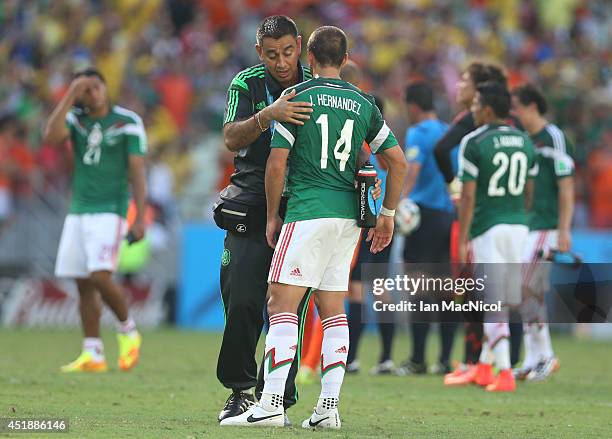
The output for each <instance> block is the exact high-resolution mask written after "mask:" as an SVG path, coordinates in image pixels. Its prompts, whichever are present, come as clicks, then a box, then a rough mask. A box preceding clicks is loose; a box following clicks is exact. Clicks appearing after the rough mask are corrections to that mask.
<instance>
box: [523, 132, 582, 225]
mask: <svg viewBox="0 0 612 439" xmlns="http://www.w3.org/2000/svg"><path fill="white" fill-rule="evenodd" d="M531 141H532V142H533V143H534V145H535V152H536V163H537V165H538V169H539V171H538V176H537V177H536V179H535V187H534V193H533V206H532V208H531V211H530V212H529V229H531V230H545V229H556V228H557V227H558V225H559V201H558V195H559V194H558V192H559V188H558V184H557V181H558V180H560V179H561V178H565V177H569V176H572V175H573V174H574V160H573V158H572V157H573V155H574V146H573V145H572V144H571V143H570V142H569V141H568V140H567V138H566V137H565V135H564V134H563V132H562V131H561V130H560V129H559V128H557V126H556V125H553V124H548V125H546V126H545V127H544V129H543V130H542V131H540V132H539V133H537V134H536V135H534V136H531Z"/></svg>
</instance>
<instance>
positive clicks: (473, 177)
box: [458, 140, 479, 263]
mask: <svg viewBox="0 0 612 439" xmlns="http://www.w3.org/2000/svg"><path fill="white" fill-rule="evenodd" d="M478 159H479V154H478V150H477V148H476V145H475V144H474V143H472V142H471V141H469V140H468V141H466V140H462V141H461V149H460V153H459V179H460V180H461V182H462V183H463V184H462V186H461V196H460V198H459V206H458V211H459V215H458V216H459V262H461V263H465V262H467V248H468V240H469V237H470V228H471V227H472V220H473V218H474V206H475V205H476V181H477V179H478V173H479V170H478V162H479V160H478Z"/></svg>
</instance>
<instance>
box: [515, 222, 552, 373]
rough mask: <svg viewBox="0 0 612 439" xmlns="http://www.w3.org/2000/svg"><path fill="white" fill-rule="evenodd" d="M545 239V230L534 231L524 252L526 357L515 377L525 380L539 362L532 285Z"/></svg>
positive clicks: (536, 314)
mask: <svg viewBox="0 0 612 439" xmlns="http://www.w3.org/2000/svg"><path fill="white" fill-rule="evenodd" d="M544 239H545V233H544V231H541V230H538V231H532V232H530V233H529V235H528V236H527V240H526V241H525V249H524V252H523V273H522V278H523V286H522V291H523V297H522V299H523V300H522V306H521V317H522V320H523V341H524V345H525V358H524V359H523V362H522V363H521V367H519V368H517V369H515V371H514V374H515V377H516V378H518V379H520V380H524V379H525V378H526V377H527V375H528V374H529V372H531V371H532V370H533V369H534V368H535V366H536V365H537V363H538V358H537V357H538V356H537V354H536V352H535V346H534V336H535V334H534V332H535V331H536V330H537V323H538V320H539V318H538V315H539V311H538V308H539V301H538V299H537V297H536V296H535V294H534V292H533V290H532V286H533V281H534V272H536V271H537V267H538V265H539V256H538V252H539V251H540V250H542V248H543V243H544Z"/></svg>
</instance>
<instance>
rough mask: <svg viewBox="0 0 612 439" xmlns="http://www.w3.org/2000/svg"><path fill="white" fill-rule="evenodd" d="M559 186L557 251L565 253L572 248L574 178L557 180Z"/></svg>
mask: <svg viewBox="0 0 612 439" xmlns="http://www.w3.org/2000/svg"><path fill="white" fill-rule="evenodd" d="M557 184H558V186H559V195H558V197H559V198H558V203H559V250H560V251H562V252H567V251H569V250H570V248H571V247H572V239H571V234H570V227H571V225H572V217H573V216H574V177H573V176H569V177H564V178H561V179H559V180H557Z"/></svg>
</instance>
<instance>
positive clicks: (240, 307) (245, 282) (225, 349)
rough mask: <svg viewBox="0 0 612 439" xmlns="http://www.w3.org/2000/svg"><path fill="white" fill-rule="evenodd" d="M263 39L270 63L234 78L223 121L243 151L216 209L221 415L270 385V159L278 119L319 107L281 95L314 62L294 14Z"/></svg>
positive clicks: (265, 24)
mask: <svg viewBox="0 0 612 439" xmlns="http://www.w3.org/2000/svg"><path fill="white" fill-rule="evenodd" d="M256 41H257V42H256V45H255V49H256V51H257V54H258V55H259V58H260V60H261V61H262V63H261V64H258V65H256V66H253V67H249V68H248V69H246V70H243V71H241V72H239V73H238V74H237V75H236V76H235V77H234V79H233V80H232V82H231V84H230V86H229V89H228V92H227V104H226V109H225V119H224V125H223V139H224V141H225V146H226V147H227V149H228V150H230V151H232V152H234V153H236V156H235V158H234V165H235V168H236V170H235V171H234V173H233V174H232V176H231V181H230V184H229V185H228V186H227V187H226V188H224V189H223V190H222V191H221V194H220V198H221V201H220V203H218V206H217V207H216V209H215V220H216V221H217V223H218V224H219V225H220V226H222V228H224V229H225V230H227V233H226V236H225V243H224V247H225V248H224V250H223V256H222V258H221V264H220V265H221V267H220V278H221V297H222V298H223V308H224V312H225V328H224V330H223V339H222V342H221V348H220V350H219V358H218V362H217V378H218V379H219V381H220V382H221V384H223V386H225V387H226V388H228V389H231V391H232V393H231V394H230V395H229V397H228V398H227V401H226V403H225V405H224V407H223V409H222V410H221V412H220V413H219V416H218V420H219V421H221V420H223V419H224V418H226V417H229V416H237V415H239V414H241V413H243V412H244V411H245V410H246V409H247V408H248V407H249V406H250V405H251V404H253V403H254V401H255V397H254V395H253V394H252V393H251V391H250V389H251V388H253V387H256V393H258V391H261V388H262V387H263V370H262V369H260V371H259V378H258V374H257V362H256V361H255V350H256V349H257V342H258V340H259V336H260V335H261V330H262V328H263V324H264V318H263V311H264V308H265V303H266V292H267V289H268V283H267V276H268V272H269V270H270V261H271V260H272V254H273V250H272V249H271V248H270V247H269V246H268V244H267V242H266V235H265V228H266V194H265V190H264V174H265V166H266V160H267V159H268V154H269V152H270V140H271V138H272V134H273V133H274V130H275V127H276V124H277V123H278V122H292V123H297V124H301V123H303V122H304V121H305V120H307V119H308V118H309V113H310V112H311V111H312V109H311V108H310V106H311V105H310V102H291V101H290V99H291V97H292V96H293V94H287V95H286V96H283V97H280V95H281V93H282V91H283V90H284V89H285V88H287V87H290V86H293V85H296V84H298V83H300V82H302V81H304V80H307V79H310V78H311V74H310V69H308V68H306V67H304V66H302V65H301V63H300V61H299V58H300V53H301V48H302V37H301V36H300V35H299V32H298V28H297V26H296V24H295V23H294V21H293V20H292V19H291V18H289V17H286V16H283V15H274V16H270V17H267V18H265V19H264V20H263V21H262V22H261V23H260V24H259V27H258V28H257V34H256ZM300 315H301V316H303V315H302V313H300ZM302 320H303V318H302ZM300 344H301V343H298V346H300ZM297 366H298V364H297V362H296V364H295V366H292V369H291V373H290V374H289V379H288V380H287V388H286V392H285V408H288V407H290V406H291V405H293V404H295V402H296V399H297V391H296V388H295V384H294V379H295V374H296V372H297Z"/></svg>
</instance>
